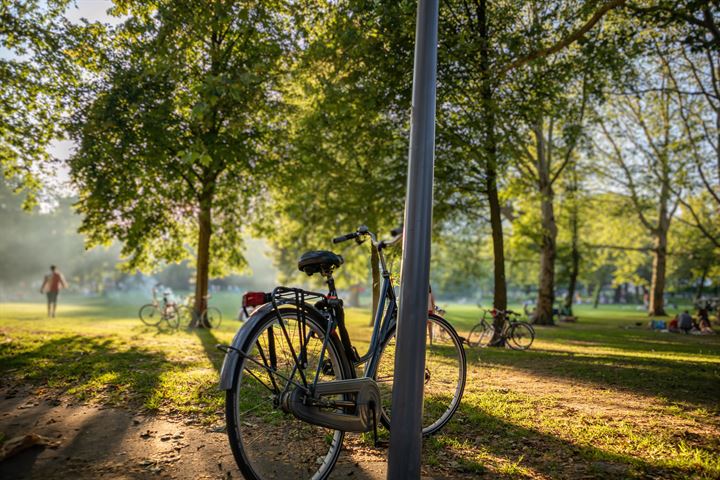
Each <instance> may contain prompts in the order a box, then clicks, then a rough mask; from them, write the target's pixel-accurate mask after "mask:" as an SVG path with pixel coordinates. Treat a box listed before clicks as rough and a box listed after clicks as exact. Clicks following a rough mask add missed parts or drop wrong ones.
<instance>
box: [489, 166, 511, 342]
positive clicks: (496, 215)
mask: <svg viewBox="0 0 720 480" xmlns="http://www.w3.org/2000/svg"><path fill="white" fill-rule="evenodd" d="M487 174H488V176H487V191H488V202H489V204H490V226H491V229H492V241H493V280H494V286H495V288H494V293H493V306H494V307H495V308H497V309H500V310H505V309H507V284H506V283H505V248H504V245H503V227H502V218H501V217H500V199H499V198H498V191H497V183H496V182H497V180H496V174H497V172H496V171H495V170H494V169H491V168H488V170H487ZM504 324H505V318H504V317H503V316H502V315H497V316H496V317H495V319H494V321H493V326H494V327H495V335H494V336H495V338H493V339H492V340H491V345H494V346H495V345H496V346H503V345H502V343H503V342H502V336H501V333H502V329H503V326H504Z"/></svg>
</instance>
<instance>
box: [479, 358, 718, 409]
mask: <svg viewBox="0 0 720 480" xmlns="http://www.w3.org/2000/svg"><path fill="white" fill-rule="evenodd" d="M468 360H469V361H471V362H476V361H478V360H481V361H482V362H483V363H489V364H492V365H498V366H507V367H512V368H515V369H519V370H523V371H526V372H527V373H529V374H530V375H533V376H541V377H545V378H548V379H551V380H552V379H557V378H565V379H569V380H576V381H577V380H580V381H584V382H591V383H594V384H596V385H598V386H600V387H602V388H608V387H610V388H620V389H629V390H632V391H634V392H636V393H639V394H642V395H651V396H655V397H660V398H665V399H668V400H670V401H673V402H682V403H686V404H690V405H694V406H696V407H702V408H707V409H709V410H710V411H715V410H718V404H717V399H718V397H720V382H719V381H718V376H719V375H720V365H719V364H717V363H711V362H703V361H701V360H698V361H694V362H690V361H684V360H676V359H672V358H667V359H666V358H644V357H642V356H626V355H622V354H596V353H592V352H588V353H574V352H566V351H558V350H549V349H548V350H532V349H531V350H528V351H526V352H514V351H511V350H502V349H491V348H487V349H483V350H481V351H477V350H475V351H471V352H469V355H468Z"/></svg>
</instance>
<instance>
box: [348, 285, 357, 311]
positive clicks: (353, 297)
mask: <svg viewBox="0 0 720 480" xmlns="http://www.w3.org/2000/svg"><path fill="white" fill-rule="evenodd" d="M348 306H349V307H359V306H360V284H359V283H358V284H355V285H351V286H350V298H349V299H348Z"/></svg>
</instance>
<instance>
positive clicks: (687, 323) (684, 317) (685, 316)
mask: <svg viewBox="0 0 720 480" xmlns="http://www.w3.org/2000/svg"><path fill="white" fill-rule="evenodd" d="M678 327H679V328H680V330H682V331H683V332H685V334H686V335H687V334H688V333H690V330H692V328H693V318H692V317H691V316H690V313H688V311H687V310H685V311H684V312H683V313H681V314H680V317H679V318H678Z"/></svg>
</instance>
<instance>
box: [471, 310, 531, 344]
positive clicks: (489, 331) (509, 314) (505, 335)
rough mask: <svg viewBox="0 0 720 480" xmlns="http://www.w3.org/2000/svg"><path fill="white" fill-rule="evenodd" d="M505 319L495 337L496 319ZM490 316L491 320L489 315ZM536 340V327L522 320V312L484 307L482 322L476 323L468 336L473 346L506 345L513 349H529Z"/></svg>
mask: <svg viewBox="0 0 720 480" xmlns="http://www.w3.org/2000/svg"><path fill="white" fill-rule="evenodd" d="M498 315H500V316H502V317H503V318H504V319H505V321H504V322H503V328H502V331H501V332H500V335H498V336H497V338H496V339H495V340H494V341H493V337H495V326H494V323H495V322H494V321H495V319H496V318H497V316H498ZM488 316H489V317H490V319H489V321H488V320H487V317H488ZM534 340H535V329H534V328H533V326H532V325H531V324H529V323H528V322H525V321H522V320H520V314H519V313H518V312H514V311H512V310H499V309H496V308H493V309H492V310H487V309H483V316H482V318H481V319H480V322H479V323H478V324H477V325H475V326H474V327H473V328H472V330H470V333H469V334H468V337H467V340H466V342H467V344H468V345H470V346H471V347H488V346H492V345H502V344H504V345H506V346H508V347H509V348H512V349H513V350H527V349H528V348H530V346H531V345H532V343H533V341H534Z"/></svg>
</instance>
